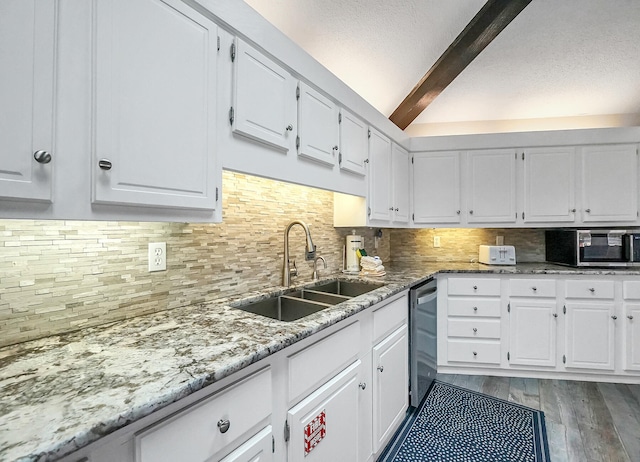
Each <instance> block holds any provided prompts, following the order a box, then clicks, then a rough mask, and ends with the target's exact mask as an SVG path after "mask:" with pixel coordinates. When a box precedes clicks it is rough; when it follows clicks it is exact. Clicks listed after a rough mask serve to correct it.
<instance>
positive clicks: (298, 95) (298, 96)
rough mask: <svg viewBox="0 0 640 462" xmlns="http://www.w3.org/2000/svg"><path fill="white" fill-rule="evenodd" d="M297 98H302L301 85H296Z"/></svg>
mask: <svg viewBox="0 0 640 462" xmlns="http://www.w3.org/2000/svg"><path fill="white" fill-rule="evenodd" d="M296 99H300V85H298V86H297V87H296Z"/></svg>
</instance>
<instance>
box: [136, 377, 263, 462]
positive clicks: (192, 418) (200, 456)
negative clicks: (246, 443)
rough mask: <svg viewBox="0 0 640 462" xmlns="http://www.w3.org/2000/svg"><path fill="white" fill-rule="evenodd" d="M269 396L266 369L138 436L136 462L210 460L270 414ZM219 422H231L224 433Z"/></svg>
mask: <svg viewBox="0 0 640 462" xmlns="http://www.w3.org/2000/svg"><path fill="white" fill-rule="evenodd" d="M270 396H271V369H265V370H263V371H261V372H257V373H256V374H254V375H252V376H251V377H249V378H247V379H245V380H243V381H242V382H240V383H238V384H237V385H233V386H232V387H231V388H228V389H226V390H224V391H222V392H220V393H217V394H216V395H215V396H213V397H211V398H207V399H205V400H204V401H202V402H200V403H197V404H195V405H193V406H192V407H190V408H188V409H186V410H184V411H181V412H179V413H178V414H176V415H174V416H172V417H169V418H168V419H166V420H164V421H161V422H159V423H158V424H156V425H154V426H153V427H151V428H150V429H148V430H144V431H143V432H142V433H139V434H137V435H136V461H138V462H163V461H167V462H171V461H176V460H185V459H186V458H188V459H189V460H207V459H209V458H210V457H211V456H213V454H215V453H216V452H218V451H219V450H220V449H222V448H223V447H225V446H226V445H228V444H229V443H231V442H233V441H234V440H235V439H236V438H238V437H240V436H241V435H243V434H244V433H246V432H247V431H249V430H250V429H251V428H252V427H254V426H256V425H257V424H258V423H260V422H261V421H264V420H266V419H267V418H268V417H269V415H271V412H272V409H271V406H272V402H271V399H270ZM219 421H229V428H228V430H227V431H226V432H225V433H222V431H221V429H220V428H218V422H219ZM186 455H188V457H186Z"/></svg>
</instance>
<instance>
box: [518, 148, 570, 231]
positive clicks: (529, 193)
mask: <svg viewBox="0 0 640 462" xmlns="http://www.w3.org/2000/svg"><path fill="white" fill-rule="evenodd" d="M522 160H523V170H524V176H523V178H524V181H523V188H524V194H523V197H524V205H523V209H524V210H523V212H524V213H523V215H522V219H523V221H524V222H525V223H544V222H553V223H573V222H574V221H575V217H576V204H575V188H576V181H575V148H573V147H558V148H532V149H525V150H524V152H523V154H522Z"/></svg>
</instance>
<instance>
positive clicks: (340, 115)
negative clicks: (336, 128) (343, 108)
mask: <svg viewBox="0 0 640 462" xmlns="http://www.w3.org/2000/svg"><path fill="white" fill-rule="evenodd" d="M338 123H339V124H341V123H342V112H338Z"/></svg>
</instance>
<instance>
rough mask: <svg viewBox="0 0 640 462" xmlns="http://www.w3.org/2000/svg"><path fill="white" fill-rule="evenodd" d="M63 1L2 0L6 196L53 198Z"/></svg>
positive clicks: (1, 169) (2, 175) (0, 187)
mask: <svg viewBox="0 0 640 462" xmlns="http://www.w3.org/2000/svg"><path fill="white" fill-rule="evenodd" d="M57 4H58V3H57V2H53V1H48V2H43V1H37V0H3V1H2V2H0V66H1V67H2V69H3V71H2V72H0V107H1V108H2V110H1V111H0V143H1V146H0V153H1V154H0V197H7V198H16V199H35V200H42V201H51V185H52V177H53V166H54V164H55V162H54V157H55V153H54V152H53V149H54V146H53V119H54V100H53V98H54V97H53V89H54V56H55V47H56V40H55V24H56V5H57ZM38 151H45V152H41V153H38V155H37V157H38V158H39V159H40V161H37V160H36V158H35V157H36V152H38ZM47 154H48V155H47Z"/></svg>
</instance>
